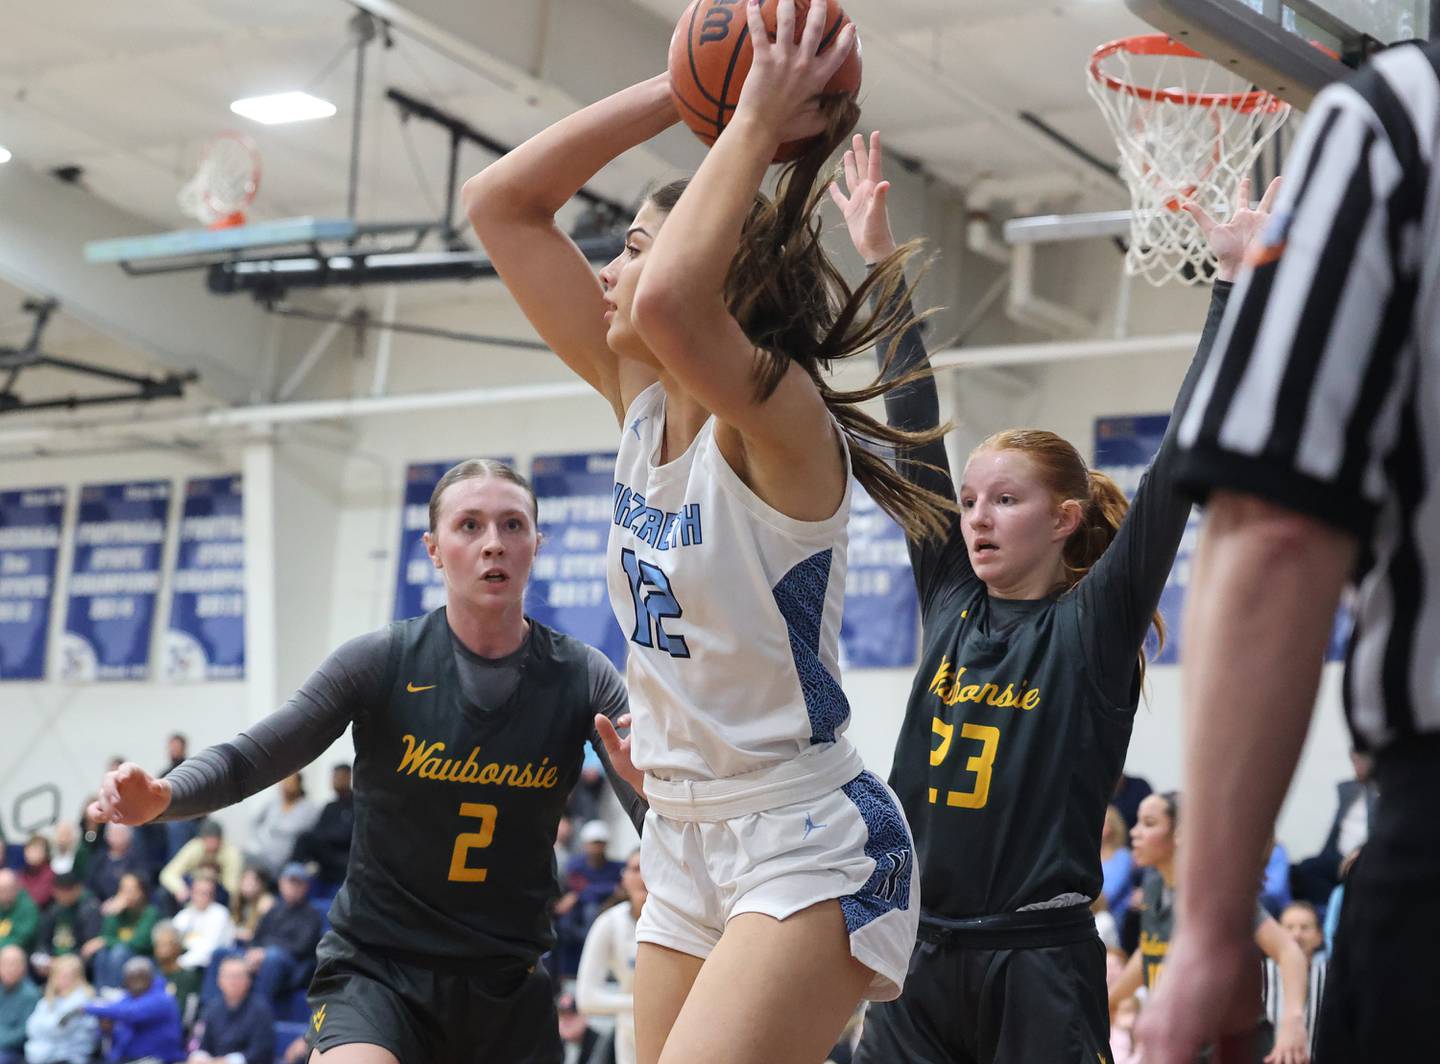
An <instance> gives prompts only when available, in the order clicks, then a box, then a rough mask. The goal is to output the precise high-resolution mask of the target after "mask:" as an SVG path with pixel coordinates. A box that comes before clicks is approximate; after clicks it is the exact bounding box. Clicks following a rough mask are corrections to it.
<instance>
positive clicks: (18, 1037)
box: [0, 944, 40, 1064]
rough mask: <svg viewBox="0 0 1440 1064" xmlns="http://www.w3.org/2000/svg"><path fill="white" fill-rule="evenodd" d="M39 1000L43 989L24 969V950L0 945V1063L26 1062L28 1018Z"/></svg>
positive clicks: (12, 945)
mask: <svg viewBox="0 0 1440 1064" xmlns="http://www.w3.org/2000/svg"><path fill="white" fill-rule="evenodd" d="M39 1000H40V988H39V987H38V986H36V985H35V984H34V983H32V982H31V981H30V975H29V973H28V972H27V971H26V970H25V951H24V950H23V949H21V948H20V947H19V946H16V945H14V944H11V945H8V946H5V947H3V948H0V1064H23V1062H24V1060H25V1021H27V1020H28V1019H30V1014H31V1013H32V1012H34V1011H35V1004H36V1002H38V1001H39Z"/></svg>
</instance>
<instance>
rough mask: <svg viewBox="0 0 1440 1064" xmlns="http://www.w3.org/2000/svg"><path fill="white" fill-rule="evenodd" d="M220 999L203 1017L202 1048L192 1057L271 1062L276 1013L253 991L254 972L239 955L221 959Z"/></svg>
mask: <svg viewBox="0 0 1440 1064" xmlns="http://www.w3.org/2000/svg"><path fill="white" fill-rule="evenodd" d="M219 980H220V994H221V998H220V1000H218V1001H212V1002H211V1003H210V1004H208V1005H206V1006H205V1010H204V1012H203V1013H202V1014H201V1017H200V1025H201V1029H202V1032H203V1033H202V1034H201V1035H200V1048H199V1050H197V1051H196V1052H194V1053H192V1054H190V1059H191V1060H192V1061H202V1060H223V1061H226V1062H227V1064H271V1062H272V1061H273V1060H274V1059H275V1017H274V1015H273V1014H272V1013H271V1011H270V1006H269V1004H267V1003H266V1001H265V999H264V997H263V995H261V994H258V993H251V990H250V973H249V972H248V971H246V970H245V962H244V961H243V960H242V959H241V958H239V957H227V958H226V959H225V960H223V961H221V962H220V976H219Z"/></svg>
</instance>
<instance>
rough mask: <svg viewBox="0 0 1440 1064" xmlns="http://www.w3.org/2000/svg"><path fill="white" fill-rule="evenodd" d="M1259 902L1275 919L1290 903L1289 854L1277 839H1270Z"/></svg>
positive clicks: (1278, 917)
mask: <svg viewBox="0 0 1440 1064" xmlns="http://www.w3.org/2000/svg"><path fill="white" fill-rule="evenodd" d="M1260 904H1261V906H1263V907H1264V909H1265V911H1266V912H1267V913H1269V914H1270V915H1271V916H1273V917H1275V919H1277V920H1278V919H1280V914H1281V913H1282V912H1284V911H1285V906H1287V905H1289V904H1290V854H1289V853H1288V852H1287V851H1286V849H1285V844H1284V843H1283V842H1281V841H1280V840H1279V839H1271V840H1270V859H1269V860H1268V861H1266V862H1265V885H1264V887H1262V888H1261V890H1260Z"/></svg>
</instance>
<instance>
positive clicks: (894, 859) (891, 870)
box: [875, 850, 910, 901]
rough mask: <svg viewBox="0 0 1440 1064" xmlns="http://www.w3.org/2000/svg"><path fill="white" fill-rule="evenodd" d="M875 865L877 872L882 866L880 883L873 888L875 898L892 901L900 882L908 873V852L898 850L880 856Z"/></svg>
mask: <svg viewBox="0 0 1440 1064" xmlns="http://www.w3.org/2000/svg"><path fill="white" fill-rule="evenodd" d="M875 864H876V870H877V871H879V870H880V867H881V866H882V864H883V866H884V871H883V872H880V882H879V883H878V884H876V886H875V894H876V896H877V897H881V898H884V899H885V900H886V901H894V900H895V895H896V894H897V893H898V892H899V890H900V881H901V880H902V879H903V878H905V877H906V876H907V875H908V874H909V872H910V851H909V850H899V851H893V852H891V853H887V854H882V855H881V856H880V860H878V861H876V862H875Z"/></svg>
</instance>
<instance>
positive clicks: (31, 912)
mask: <svg viewBox="0 0 1440 1064" xmlns="http://www.w3.org/2000/svg"><path fill="white" fill-rule="evenodd" d="M39 930H40V910H39V909H38V908H36V906H35V902H34V901H33V900H32V899H31V897H30V895H28V894H26V893H25V892H24V891H23V890H21V889H20V877H19V876H17V875H16V874H15V873H14V872H12V871H10V869H8V868H4V869H0V946H11V945H14V946H19V947H20V948H21V949H22V950H24V951H25V952H26V953H29V952H30V947H31V946H33V945H34V944H35V934H36V932H37V931H39Z"/></svg>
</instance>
